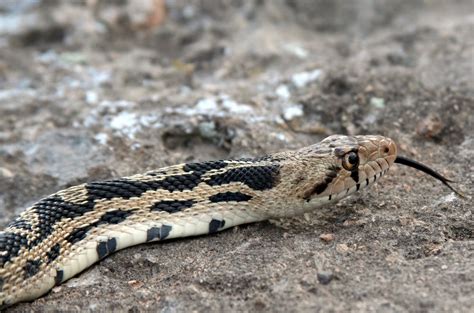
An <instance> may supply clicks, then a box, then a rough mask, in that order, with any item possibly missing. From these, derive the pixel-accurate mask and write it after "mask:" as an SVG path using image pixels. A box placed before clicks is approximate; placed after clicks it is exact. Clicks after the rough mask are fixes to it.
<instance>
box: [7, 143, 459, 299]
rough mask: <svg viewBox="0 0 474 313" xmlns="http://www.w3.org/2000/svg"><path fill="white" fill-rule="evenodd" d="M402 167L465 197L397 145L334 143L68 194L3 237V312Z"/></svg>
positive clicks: (332, 196) (50, 199)
mask: <svg viewBox="0 0 474 313" xmlns="http://www.w3.org/2000/svg"><path fill="white" fill-rule="evenodd" d="M394 163H400V164H403V165H407V166H410V167H413V168H415V169H417V170H420V171H423V172H425V173H427V174H429V175H431V176H433V177H435V178H436V179H438V180H440V181H441V182H442V183H443V184H445V185H446V186H448V187H449V188H451V189H452V190H453V191H455V192H456V193H458V192H457V191H456V190H455V189H454V188H453V187H451V185H450V184H449V183H450V182H452V181H451V180H449V179H447V178H445V177H444V176H442V175H441V174H439V173H438V172H436V171H435V170H433V169H431V168H429V167H428V166H426V165H424V164H422V163H419V162H417V161H414V160H411V159H409V158H406V157H403V156H399V155H397V146H396V144H395V142H394V141H393V140H392V139H390V138H388V137H384V136H379V135H361V136H344V135H333V136H329V137H327V138H326V139H324V140H322V141H321V142H319V143H317V144H313V145H310V146H306V147H303V148H301V149H298V150H294V151H285V152H277V153H274V154H268V155H266V156H263V157H257V158H242V159H229V160H217V161H206V162H196V163H184V164H179V165H173V166H169V167H164V168H160V169H157V170H151V171H148V172H145V173H144V174H138V175H133V176H129V177H123V178H117V179H110V180H105V181H99V182H90V183H84V184H81V185H77V186H72V187H69V188H67V189H64V190H61V191H59V192H57V193H55V194H52V195H50V196H47V197H45V198H43V199H41V200H39V201H38V202H36V203H35V204H33V205H32V206H31V207H29V208H28V209H26V210H25V211H23V212H22V213H21V214H20V215H19V216H17V217H16V218H14V219H13V220H12V221H11V222H10V223H9V224H8V225H7V227H6V228H5V229H4V230H3V231H2V232H0V306H1V307H2V308H5V307H8V306H11V305H12V304H15V303H18V302H24V301H31V300H34V299H36V298H38V297H40V296H42V295H44V294H46V293H47V292H48V291H50V290H51V289H52V288H54V286H57V285H59V284H61V283H63V282H64V281H66V280H68V279H70V278H72V277H74V276H76V275H77V274H79V273H80V272H82V271H84V270H85V269H87V268H89V267H90V266H91V265H93V264H94V263H96V262H98V261H99V260H102V259H104V258H105V257H107V256H108V255H110V254H112V253H114V252H116V251H118V250H121V249H124V248H126V247H130V246H134V245H138V244H143V243H148V242H154V241H161V240H166V239H172V238H181V237H188V236H197V235H205V234H212V233H216V232H219V231H222V230H224V229H227V228H230V227H233V226H236V225H241V224H246V223H254V222H259V221H264V220H268V219H279V218H285V217H292V216H296V215H299V214H303V213H305V212H310V211H312V210H315V209H317V208H318V207H320V206H322V205H328V204H331V203H334V202H336V201H338V200H340V199H341V198H344V197H346V196H348V195H350V194H353V193H354V192H356V191H359V190H362V189H364V188H366V187H368V186H371V185H373V184H374V183H375V182H376V181H378V180H379V179H380V178H381V177H382V176H383V175H384V174H386V173H387V171H388V170H389V168H390V167H391V166H392V165H393V164H394ZM458 194H460V193H458ZM460 195H461V194H460Z"/></svg>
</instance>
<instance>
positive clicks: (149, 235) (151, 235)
mask: <svg viewBox="0 0 474 313" xmlns="http://www.w3.org/2000/svg"><path fill="white" fill-rule="evenodd" d="M172 228H173V227H171V226H169V225H162V226H161V227H152V228H150V229H149V230H148V231H147V232H146V241H147V242H148V241H151V240H154V239H159V240H163V239H166V237H168V236H169V234H170V232H171V229H172Z"/></svg>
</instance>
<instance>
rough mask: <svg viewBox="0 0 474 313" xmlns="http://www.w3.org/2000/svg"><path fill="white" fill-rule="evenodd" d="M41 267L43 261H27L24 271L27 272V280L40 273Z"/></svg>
mask: <svg viewBox="0 0 474 313" xmlns="http://www.w3.org/2000/svg"><path fill="white" fill-rule="evenodd" d="M40 265H41V260H40V259H38V260H28V261H26V264H25V266H24V267H23V270H24V271H25V278H30V277H31V276H34V275H36V274H37V273H38V271H39V267H40Z"/></svg>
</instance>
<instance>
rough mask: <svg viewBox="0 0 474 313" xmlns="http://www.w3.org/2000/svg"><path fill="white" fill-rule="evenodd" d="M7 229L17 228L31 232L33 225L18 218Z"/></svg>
mask: <svg viewBox="0 0 474 313" xmlns="http://www.w3.org/2000/svg"><path fill="white" fill-rule="evenodd" d="M7 227H10V228H17V229H24V230H31V224H30V223H29V222H27V221H25V220H24V219H21V218H17V219H15V220H13V221H12V222H10V224H8V226H7Z"/></svg>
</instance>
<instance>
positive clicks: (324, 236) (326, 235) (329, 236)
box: [319, 234, 335, 242]
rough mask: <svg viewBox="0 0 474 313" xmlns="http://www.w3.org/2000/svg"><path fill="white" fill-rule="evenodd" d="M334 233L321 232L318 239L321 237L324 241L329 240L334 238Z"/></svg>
mask: <svg viewBox="0 0 474 313" xmlns="http://www.w3.org/2000/svg"><path fill="white" fill-rule="evenodd" d="M334 238H335V237H334V234H321V235H320V236H319V239H321V240H322V241H324V242H331V241H333V240H334Z"/></svg>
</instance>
